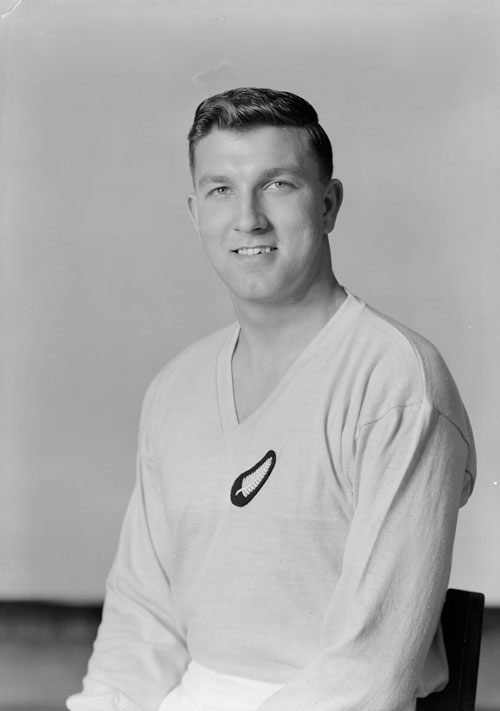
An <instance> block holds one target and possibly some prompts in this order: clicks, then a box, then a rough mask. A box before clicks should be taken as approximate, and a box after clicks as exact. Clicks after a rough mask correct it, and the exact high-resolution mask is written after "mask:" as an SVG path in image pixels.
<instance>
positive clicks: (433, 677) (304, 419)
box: [68, 89, 475, 711]
mask: <svg viewBox="0 0 500 711" xmlns="http://www.w3.org/2000/svg"><path fill="white" fill-rule="evenodd" d="M189 141H190V159H191V170H192V175H193V184H194V193H193V194H192V195H191V196H190V197H189V209H190V212H191V215H192V217H193V221H194V224H195V226H196V229H197V230H198V233H199V236H200V239H201V241H202V243H203V245H204V248H205V250H206V252H207V254H208V257H209V260H210V261H211V263H212V265H213V266H214V268H215V270H216V271H217V273H218V274H219V276H220V277H221V278H222V280H223V281H224V283H225V284H226V286H227V288H228V289H229V293H230V295H231V298H232V301H233V304H234V309H235V312H236V316H237V324H236V325H234V326H230V327H229V328H225V329H223V330H222V331H219V332H217V333H215V334H213V335H211V336H209V337H208V338H205V339H203V340H202V341H200V342H198V343H196V344H194V345H193V346H191V347H190V348H188V349H187V350H186V351H184V352H183V353H182V354H181V355H180V356H178V357H177V358H175V359H174V360H173V361H172V362H170V363H169V364H168V365H167V366H166V368H165V369H164V370H163V371H162V372H161V373H160V374H159V375H158V376H157V378H156V379H155V380H154V382H153V384H152V386H151V387H150V389H149V391H148V394H147V396H146V399H145V403H144V409H143V415H142V421H141V433H140V443H139V458H138V460H139V467H138V479H137V484H136V488H135V490H134V493H133V496H132V499H131V502H130V505H129V509H128V511H127V514H126V518H125V522H124V526H123V531H122V535H121V539H120V546H119V550H118V553H117V557H116V560H115V562H114V565H113V568H112V571H111V573H110V576H109V579H108V584H107V593H106V601H105V608H104V617H103V622H102V625H101V627H100V630H99V634H98V637H97V640H96V644H95V648H94V653H93V656H92V658H91V660H90V662H89V671H88V674H87V677H86V678H85V680H84V691H83V693H82V694H79V695H76V696H73V697H71V698H70V699H69V700H68V707H69V708H70V709H71V710H72V711H87V710H88V711H90V710H91V709H99V711H111V710H113V711H117V710H118V709H120V710H130V711H137V710H138V709H141V710H143V711H156V709H158V708H159V707H160V705H161V708H162V711H185V710H186V709H189V710H191V709H207V710H208V709H210V710H211V711H221V710H222V709H228V710H229V709H231V711H239V710H240V709H259V711H299V710H300V711H312V709H315V710H317V711H364V710H365V709H366V710H367V711H368V710H369V711H377V710H379V709H380V710H383V711H396V710H397V711H402V710H404V711H406V710H410V709H413V708H414V705H415V699H416V697H417V696H425V695H426V694H428V693H430V692H432V691H433V690H435V689H437V688H440V687H442V686H443V685H444V684H445V683H446V674H447V669H446V657H445V653H444V648H443V644H442V638H441V634H440V631H439V629H438V624H439V616H440V612H441V606H442V603H443V600H444V595H445V591H446V588H447V583H448V576H449V570H450V562H451V554H452V546H453V538H454V533H455V526H456V518H457V511H458V508H459V506H460V505H461V504H463V503H465V501H466V500H467V498H468V496H469V494H470V492H471V489H472V485H473V481H474V470H475V462H474V446H473V440H472V435H471V431H470V427H469V423H468V419H467V415H466V413H465V410H464V408H463V405H462V403H461V400H460V397H459V395H458V392H457V390H456V387H455V385H454V383H453V380H452V378H451V375H450V374H449V371H448V370H447V368H446V366H445V364H444V363H443V360H442V359H441V357H440V356H439V354H438V353H437V352H436V350H435V349H434V347H433V346H432V345H431V344H429V343H428V342H427V341H425V340H424V339H423V338H422V337H421V336H419V335H417V334H415V333H413V332H412V331H410V330H408V329H407V328H405V327H404V326H401V325H399V324H397V323H395V322H393V321H391V320H390V319H388V318H387V317H385V316H383V315H381V314H379V313H376V312H375V311H373V310H372V309H371V308H369V307H368V306H367V305H366V304H365V303H364V302H363V301H361V300H360V299H358V298H357V297H355V296H354V295H353V294H351V293H349V292H347V291H346V290H345V289H343V288H342V287H341V286H340V285H339V283H338V282H337V280H336V278H335V276H334V273H333V271H332V265H331V258H330V248H329V242H328V234H329V233H330V232H331V231H332V229H333V227H334V225H335V219H336V216H337V213H338V210H339V208H340V205H341V201H342V187H341V184H340V182H339V181H338V180H336V179H333V178H332V155H331V146H330V142H329V140H328V138H327V136H326V134H325V133H324V131H323V129H322V128H321V126H320V125H319V123H318V118H317V115H316V112H315V111H314V109H313V108H312V107H311V106H310V105H309V104H308V103H307V102H306V101H304V100H303V99H301V98H299V97H297V96H295V95H293V94H290V93H287V92H277V91H271V90H267V89H235V90H232V91H228V92H225V93H223V94H220V95H217V96H214V97H211V98H209V99H207V100H206V101H204V102H203V103H202V104H201V105H200V106H199V107H198V110H197V112H196V115H195V119H194V123H193V126H192V128H191V132H190V134H189Z"/></svg>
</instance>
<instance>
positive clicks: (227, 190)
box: [188, 89, 342, 305]
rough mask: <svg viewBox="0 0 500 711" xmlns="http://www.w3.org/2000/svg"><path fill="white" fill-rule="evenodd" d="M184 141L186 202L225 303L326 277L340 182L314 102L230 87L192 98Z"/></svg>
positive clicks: (278, 300) (314, 284)
mask: <svg viewBox="0 0 500 711" xmlns="http://www.w3.org/2000/svg"><path fill="white" fill-rule="evenodd" d="M189 141H190V157H191V171H192V176H193V186H194V192H193V193H192V194H191V195H189V196H188V208H189V211H190V214H191V217H192V219H193V222H194V225H195V227H196V230H197V232H198V234H199V236H200V239H201V241H202V243H203V246H204V247H205V250H206V252H207V255H208V257H209V259H210V262H211V263H212V266H213V267H214V269H215V270H216V271H217V273H218V274H219V276H220V277H221V278H222V280H223V281H224V282H225V284H226V285H227V286H228V288H229V290H230V292H231V295H232V296H233V300H235V303H236V302H238V303H240V304H241V303H242V302H247V303H248V302H250V301H252V302H254V303H255V302H261V303H263V302H265V303H267V304H270V303H271V302H272V303H273V304H275V305H277V304H285V303H288V304H291V303H296V302H298V301H300V300H302V299H308V298H309V297H310V294H311V293H312V292H318V291H319V292H321V291H322V290H323V288H324V287H325V285H328V284H330V285H331V284H332V282H333V279H334V277H333V272H332V270H331V260H330V248H329V243H328V234H329V233H330V232H331V231H332V230H333V228H334V225H335V219H336V216H337V213H338V210H339V208H340V204H341V202H342V185H341V183H340V181H339V180H337V179H334V178H332V177H331V173H332V153H331V145H330V141H329V140H328V138H327V136H326V134H325V132H324V131H323V129H322V128H321V126H320V125H319V123H318V120H317V115H316V112H315V111H314V109H313V108H312V107H311V106H310V105H309V104H308V103H307V102H306V101H304V100H303V99H301V98H300V97H298V96H295V95H294V94H289V93H285V92H278V91H272V90H270V89H234V90H231V91H227V92H225V93H224V94H219V95H217V96H214V97H211V98H209V99H206V100H205V101H204V102H203V103H202V104H201V105H200V106H199V107H198V109H197V111H196V115H195V120H194V123H193V127H192V128H191V131H190V133H189ZM326 288H327V289H328V286H327V287H326Z"/></svg>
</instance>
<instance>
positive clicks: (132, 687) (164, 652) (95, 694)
mask: <svg viewBox="0 0 500 711" xmlns="http://www.w3.org/2000/svg"><path fill="white" fill-rule="evenodd" d="M145 411H146V415H144V414H143V418H142V420H143V422H142V426H141V436H140V446H139V456H138V474H137V481H136V485H135V488H134V491H133V494H132V497H131V500H130V503H129V506H128V509H127V512H126V515H125V519H124V523H123V527H122V532H121V536H120V543H119V547H118V552H117V555H116V557H115V560H114V563H113V566H112V569H111V572H110V574H109V577H108V580H107V586H106V597H105V604H104V611H103V620H102V623H101V626H100V628H99V631H98V635H97V639H96V642H95V645H94V651H93V654H92V657H91V659H90V661H89V666H88V673H87V675H86V677H85V678H84V680H83V692H82V693H80V694H75V695H74V696H71V697H70V698H69V699H68V700H67V702H66V703H67V706H68V708H69V709H70V711H91V710H94V709H95V710H96V711H97V710H98V711H138V710H139V709H140V710H141V711H156V709H157V708H158V706H159V704H160V702H161V700H162V699H163V697H164V696H165V695H166V693H167V692H168V691H169V690H170V689H171V688H173V687H174V686H176V684H177V683H178V682H179V680H180V678H181V676H182V673H183V671H184V669H185V667H186V665H187V662H188V655H187V651H186V648H185V645H184V642H183V639H182V636H181V633H180V632H179V625H178V623H177V622H176V619H175V613H174V611H173V607H172V604H171V597H170V586H169V579H168V571H167V570H165V567H164V561H165V560H166V546H167V545H168V541H169V531H168V526H167V522H166V520H165V513H164V508H163V504H162V500H161V496H160V491H159V484H158V481H157V473H156V471H155V465H154V462H153V461H152V458H151V455H150V452H149V447H148V423H147V420H148V417H147V414H148V411H149V407H148V406H145Z"/></svg>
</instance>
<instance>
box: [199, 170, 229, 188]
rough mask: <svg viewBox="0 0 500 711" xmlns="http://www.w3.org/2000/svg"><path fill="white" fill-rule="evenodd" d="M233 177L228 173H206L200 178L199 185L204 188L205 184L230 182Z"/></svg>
mask: <svg viewBox="0 0 500 711" xmlns="http://www.w3.org/2000/svg"><path fill="white" fill-rule="evenodd" d="M230 182H231V178H229V177H228V176H227V175H213V174H212V173H205V175H202V176H201V178H200V179H199V180H198V187H200V188H202V187H203V186H204V185H208V184H211V183H230Z"/></svg>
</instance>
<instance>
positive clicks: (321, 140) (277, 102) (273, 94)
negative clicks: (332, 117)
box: [188, 87, 333, 182]
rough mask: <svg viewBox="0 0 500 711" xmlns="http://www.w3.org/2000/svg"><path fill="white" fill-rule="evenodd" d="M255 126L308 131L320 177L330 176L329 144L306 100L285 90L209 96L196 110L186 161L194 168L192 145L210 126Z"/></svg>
mask: <svg viewBox="0 0 500 711" xmlns="http://www.w3.org/2000/svg"><path fill="white" fill-rule="evenodd" d="M258 126H288V127H292V128H299V129H301V130H303V131H304V133H305V134H307V136H308V138H309V141H310V145H311V147H312V149H313V151H314V153H315V155H316V158H317V161H318V166H319V170H320V176H321V180H322V181H323V182H328V180H330V178H331V177H332V172H333V159H332V146H331V143H330V140H329V138H328V136H327V135H326V133H325V131H324V130H323V128H322V127H321V125H320V124H319V121H318V115H317V113H316V111H315V110H314V108H313V107H312V106H311V104H309V103H308V102H307V101H306V100H305V99H302V98H301V97H300V96H297V95H296V94H292V93H290V92H288V91H275V90H274V89H255V88H249V87H243V88H239V89H230V90H229V91H224V92H223V93H221V94H216V95H215V96H210V97H209V98H208V99H205V101H202V103H201V104H200V105H199V106H198V108H197V109H196V113H195V117H194V121H193V125H192V126H191V130H190V131H189V135H188V140H189V164H190V166H191V172H193V171H194V163H195V148H196V145H197V144H198V141H200V139H201V138H203V137H204V136H206V135H207V134H208V133H210V132H211V131H212V130H213V129H219V130H233V131H245V130H249V129H252V128H256V127H258Z"/></svg>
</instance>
